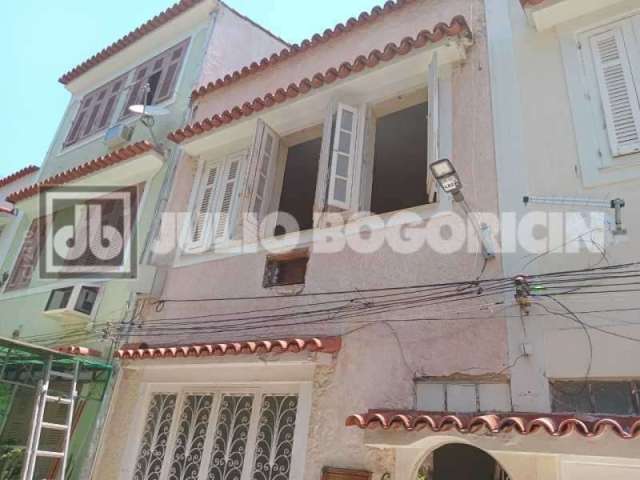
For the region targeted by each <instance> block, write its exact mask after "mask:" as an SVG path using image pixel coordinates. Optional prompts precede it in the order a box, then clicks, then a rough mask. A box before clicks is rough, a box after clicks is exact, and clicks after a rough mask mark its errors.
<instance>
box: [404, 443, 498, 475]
mask: <svg viewBox="0 0 640 480" xmlns="http://www.w3.org/2000/svg"><path fill="white" fill-rule="evenodd" d="M416 480H510V477H509V475H508V474H507V472H506V471H505V470H504V469H503V468H502V467H501V466H500V464H499V463H498V462H496V460H495V459H494V458H493V457H492V456H491V455H489V454H488V453H487V452H485V451H483V450H480V449H479V448H476V447H474V446H471V445H466V444H464V443H449V444H447V445H443V446H442V447H439V448H437V449H435V450H434V451H433V452H432V453H431V454H430V455H429V456H428V457H427V458H426V459H425V460H424V462H422V465H421V466H420V468H419V469H418V476H417V478H416Z"/></svg>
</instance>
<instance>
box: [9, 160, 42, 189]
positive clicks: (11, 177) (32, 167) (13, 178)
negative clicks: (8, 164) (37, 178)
mask: <svg viewBox="0 0 640 480" xmlns="http://www.w3.org/2000/svg"><path fill="white" fill-rule="evenodd" d="M38 170H40V168H39V167H36V166H35V165H29V166H27V167H24V168H23V169H22V170H18V171H17V172H15V173H12V174H11V175H7V176H6V177H4V178H0V188H2V187H4V186H6V185H9V184H10V183H13V182H15V181H16V180H20V179H21V178H22V177H26V176H27V175H30V174H32V173H33V172H37V171H38Z"/></svg>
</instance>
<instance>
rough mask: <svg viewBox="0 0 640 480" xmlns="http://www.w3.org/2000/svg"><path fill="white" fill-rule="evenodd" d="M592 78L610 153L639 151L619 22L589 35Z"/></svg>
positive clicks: (636, 106) (637, 116) (637, 113)
mask: <svg viewBox="0 0 640 480" xmlns="http://www.w3.org/2000/svg"><path fill="white" fill-rule="evenodd" d="M591 49H592V53H593V59H594V66H595V70H596V78H597V81H598V87H599V90H600V99H601V102H602V108H603V111H604V116H605V120H606V126H607V134H608V137H609V143H610V146H611V151H612V153H613V155H614V156H620V155H625V154H629V153H634V152H638V151H640V103H639V96H638V91H637V89H636V86H635V84H634V81H633V74H632V69H631V64H630V58H631V57H630V54H631V50H630V49H629V48H628V45H626V44H625V38H624V35H623V24H618V25H617V26H614V27H613V28H611V30H608V31H606V32H603V33H600V34H597V35H593V36H592V37H591Z"/></svg>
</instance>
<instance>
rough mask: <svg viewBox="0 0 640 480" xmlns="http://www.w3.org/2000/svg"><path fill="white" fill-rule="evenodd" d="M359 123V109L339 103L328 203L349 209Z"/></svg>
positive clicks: (332, 151) (332, 150)
mask: <svg viewBox="0 0 640 480" xmlns="http://www.w3.org/2000/svg"><path fill="white" fill-rule="evenodd" d="M357 124H358V110H357V109H355V108H353V107H351V106H348V105H344V104H339V105H338V111H337V115H336V123H335V131H334V135H333V144H332V149H331V166H330V172H331V173H330V175H329V194H328V198H327V205H329V206H333V207H337V208H340V209H343V210H347V209H349V206H350V203H351V187H352V183H353V173H354V162H355V151H356V132H357V129H358V126H357Z"/></svg>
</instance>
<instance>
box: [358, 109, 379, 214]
mask: <svg viewBox="0 0 640 480" xmlns="http://www.w3.org/2000/svg"><path fill="white" fill-rule="evenodd" d="M364 119H365V125H364V139H363V148H362V162H361V165H360V174H359V178H360V192H359V195H358V210H359V211H361V212H368V211H370V210H371V193H372V188H373V160H374V154H375V144H376V117H375V114H374V112H373V109H372V108H371V107H370V106H367V107H366V111H365V114H364Z"/></svg>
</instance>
